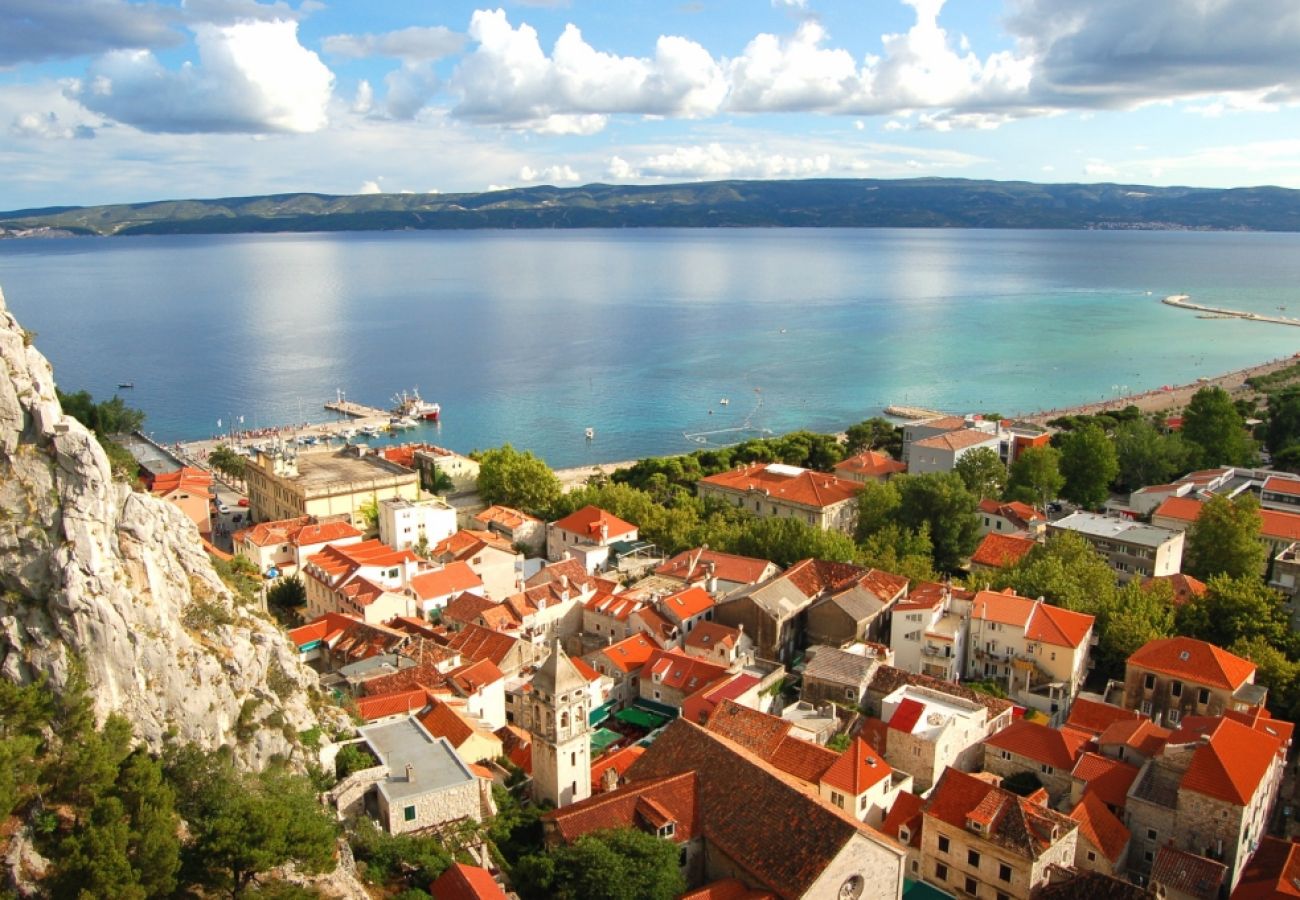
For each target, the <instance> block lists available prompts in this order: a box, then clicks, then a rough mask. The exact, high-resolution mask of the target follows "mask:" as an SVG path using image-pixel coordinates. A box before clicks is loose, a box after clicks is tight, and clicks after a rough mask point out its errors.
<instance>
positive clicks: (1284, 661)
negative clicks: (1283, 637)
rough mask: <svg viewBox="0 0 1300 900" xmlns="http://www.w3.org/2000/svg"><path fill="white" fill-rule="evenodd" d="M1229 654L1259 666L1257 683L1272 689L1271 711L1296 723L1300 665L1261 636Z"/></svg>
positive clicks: (1241, 642)
mask: <svg viewBox="0 0 1300 900" xmlns="http://www.w3.org/2000/svg"><path fill="white" fill-rule="evenodd" d="M1228 650H1229V651H1231V652H1233V653H1235V654H1237V655H1238V656H1241V657H1244V658H1246V659H1248V660H1250V661H1251V662H1253V663H1254V664H1255V667H1256V675H1255V681H1256V682H1258V683H1259V684H1262V685H1264V686H1265V687H1267V688H1268V708H1269V710H1270V711H1271V712H1272V713H1273V714H1274V715H1276V716H1278V717H1279V718H1282V719H1287V720H1290V721H1295V718H1296V716H1297V715H1300V662H1298V661H1296V660H1293V659H1291V658H1290V657H1288V656H1287V654H1285V653H1283V652H1282V651H1281V650H1279V649H1278V648H1277V647H1275V646H1273V645H1272V644H1270V643H1269V642H1268V641H1267V640H1266V639H1265V638H1263V637H1260V636H1258V635H1256V636H1255V637H1251V638H1240V639H1238V640H1237V641H1235V642H1233V644H1232V646H1230V647H1228Z"/></svg>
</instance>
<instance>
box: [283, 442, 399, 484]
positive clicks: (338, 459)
mask: <svg viewBox="0 0 1300 900" xmlns="http://www.w3.org/2000/svg"><path fill="white" fill-rule="evenodd" d="M404 476H411V477H412V478H415V477H416V475H415V472H414V471H413V470H411V469H407V468H403V467H402V466H399V465H398V464H397V463H394V462H389V461H388V460H386V459H384V458H383V457H382V456H375V455H369V454H368V455H366V456H362V457H357V456H352V455H351V454H349V453H348V452H347V451H346V450H335V451H332V452H328V453H319V452H318V453H300V454H298V477H297V478H296V479H293V480H295V481H297V482H299V483H301V484H306V485H321V484H337V483H339V482H344V483H347V482H355V481H371V480H374V479H376V478H394V477H397V478H401V477H404Z"/></svg>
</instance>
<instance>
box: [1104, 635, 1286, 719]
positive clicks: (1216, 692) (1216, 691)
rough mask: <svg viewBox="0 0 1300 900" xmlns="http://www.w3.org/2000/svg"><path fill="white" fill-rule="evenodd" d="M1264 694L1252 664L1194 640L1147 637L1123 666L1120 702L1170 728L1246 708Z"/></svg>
mask: <svg viewBox="0 0 1300 900" xmlns="http://www.w3.org/2000/svg"><path fill="white" fill-rule="evenodd" d="M1267 697H1268V689H1267V688H1265V687H1264V686H1263V685H1257V684H1255V664H1254V663H1252V662H1251V661H1250V660H1248V659H1242V658H1241V657H1240V656H1237V655H1235V654H1233V653H1229V652H1228V651H1227V650H1224V649H1222V648H1220V647H1216V646H1214V645H1213V644H1210V643H1206V642H1205V641H1198V640H1196V639H1195V638H1189V637H1181V636H1179V637H1170V638H1157V639H1155V640H1152V641H1148V642H1147V643H1145V644H1143V645H1142V646H1141V647H1139V648H1138V649H1137V650H1135V651H1134V652H1133V654H1132V655H1131V656H1129V658H1128V662H1127V664H1126V665H1125V666H1124V706H1125V707H1127V708H1129V709H1135V710H1139V711H1140V712H1141V713H1142V715H1144V716H1150V717H1151V719H1152V721H1154V722H1156V723H1157V724H1164V725H1168V726H1170V727H1176V726H1177V725H1178V723H1179V722H1180V721H1181V720H1182V719H1184V718H1186V717H1187V716H1221V715H1223V714H1224V713H1226V712H1228V711H1237V712H1246V711H1248V710H1250V709H1252V708H1258V707H1262V706H1263V705H1264V702H1265V700H1266V699H1267Z"/></svg>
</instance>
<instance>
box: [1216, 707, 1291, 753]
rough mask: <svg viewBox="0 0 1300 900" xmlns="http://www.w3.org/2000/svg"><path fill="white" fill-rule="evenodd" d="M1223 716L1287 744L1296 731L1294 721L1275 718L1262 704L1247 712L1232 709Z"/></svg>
mask: <svg viewBox="0 0 1300 900" xmlns="http://www.w3.org/2000/svg"><path fill="white" fill-rule="evenodd" d="M1223 717H1224V718H1225V719H1232V721H1234V722H1240V723H1241V724H1242V725H1245V726H1246V727H1247V728H1253V729H1255V730H1256V731H1262V732H1264V733H1265V734H1267V735H1270V736H1271V737H1274V738H1277V739H1278V740H1280V741H1281V742H1282V743H1283V744H1285V745H1289V744H1290V743H1291V737H1292V735H1293V734H1294V732H1295V724H1294V723H1292V722H1286V721H1283V720H1282V719H1275V718H1273V714H1272V713H1270V712H1269V711H1268V710H1267V709H1265V708H1264V707H1262V706H1257V707H1254V708H1253V709H1250V710H1248V711H1246V712H1242V711H1240V710H1236V709H1230V710H1227V711H1225V712H1224V714H1223Z"/></svg>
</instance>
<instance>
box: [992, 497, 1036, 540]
mask: <svg viewBox="0 0 1300 900" xmlns="http://www.w3.org/2000/svg"><path fill="white" fill-rule="evenodd" d="M979 518H980V534H981V535H985V534H1014V535H1028V536H1029V537H1038V536H1039V535H1041V534H1042V533H1043V530H1044V529H1045V528H1046V527H1047V516H1045V515H1043V514H1042V513H1041V512H1039V511H1038V510H1036V509H1034V508H1033V507H1032V506H1030V505H1029V504H1028V503H1021V502H1019V501H1018V500H1013V501H1011V502H1009V503H1001V502H999V501H997V500H989V499H987V498H986V499H984V500H981V501H980V503H979Z"/></svg>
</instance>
